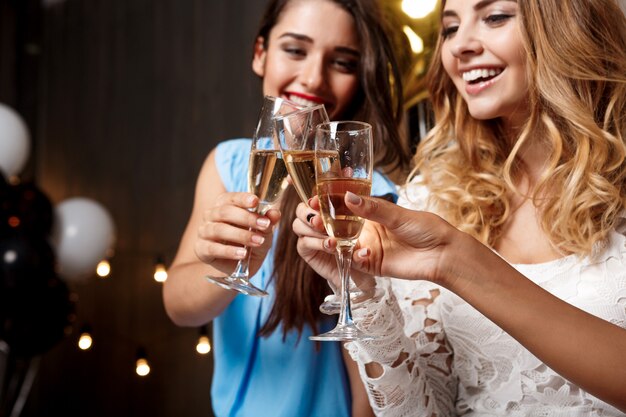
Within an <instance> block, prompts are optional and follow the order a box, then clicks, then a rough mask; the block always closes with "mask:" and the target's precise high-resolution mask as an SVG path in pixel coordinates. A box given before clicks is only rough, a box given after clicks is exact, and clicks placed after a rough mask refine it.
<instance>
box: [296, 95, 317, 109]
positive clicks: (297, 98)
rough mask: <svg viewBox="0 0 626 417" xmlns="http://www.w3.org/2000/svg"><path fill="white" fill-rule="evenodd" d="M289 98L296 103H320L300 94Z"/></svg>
mask: <svg viewBox="0 0 626 417" xmlns="http://www.w3.org/2000/svg"><path fill="white" fill-rule="evenodd" d="M289 100H291V101H293V102H294V103H296V104H300V105H302V106H307V107H309V106H316V105H318V104H319V103H317V102H315V101H311V100H307V99H305V98H302V97H299V96H293V95H292V96H289Z"/></svg>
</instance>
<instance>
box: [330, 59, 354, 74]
mask: <svg viewBox="0 0 626 417" xmlns="http://www.w3.org/2000/svg"><path fill="white" fill-rule="evenodd" d="M333 65H334V66H335V67H337V68H338V69H339V70H340V71H341V72H345V73H350V74H351V73H354V72H356V71H357V67H358V62H357V61H353V60H346V59H335V60H334V61H333Z"/></svg>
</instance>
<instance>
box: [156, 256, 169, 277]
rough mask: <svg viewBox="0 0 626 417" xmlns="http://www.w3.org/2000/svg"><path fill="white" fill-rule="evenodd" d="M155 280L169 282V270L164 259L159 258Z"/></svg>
mask: <svg viewBox="0 0 626 417" xmlns="http://www.w3.org/2000/svg"><path fill="white" fill-rule="evenodd" d="M154 280H155V281H156V282H165V281H166V280H167V268H165V263H164V262H163V258H162V257H160V256H158V257H157V259H156V263H155V265H154Z"/></svg>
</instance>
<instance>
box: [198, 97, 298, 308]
mask: <svg viewBox="0 0 626 417" xmlns="http://www.w3.org/2000/svg"><path fill="white" fill-rule="evenodd" d="M300 109H302V106H300V105H298V104H295V103H292V102H290V101H288V100H285V99H281V98H277V97H271V96H265V97H264V99H263V105H262V107H261V113H260V115H259V121H258V123H257V127H256V130H255V133H254V136H253V138H252V147H251V150H250V160H249V164H248V191H249V192H250V193H254V194H255V195H256V196H257V197H259V205H258V206H257V208H256V212H257V213H259V214H261V215H263V214H265V213H266V212H267V211H268V210H269V209H270V207H271V206H272V204H274V203H275V202H276V201H278V199H279V198H280V196H281V195H282V192H283V191H284V190H285V188H287V186H288V184H287V168H286V166H285V161H284V160H283V157H282V154H281V152H280V148H279V146H278V144H277V141H276V140H275V125H274V118H275V117H277V116H279V115H282V114H287V113H291V112H294V111H297V110H300ZM246 250H247V254H246V256H245V258H244V259H242V260H240V261H239V262H237V266H236V267H235V271H234V272H233V273H232V274H231V275H230V276H226V277H213V276H208V275H207V276H205V278H206V279H207V280H208V281H209V282H212V283H214V284H217V285H219V286H220V287H222V288H226V289H231V290H236V291H239V292H241V293H243V294H246V295H252V296H257V297H265V296H267V295H268V293H267V292H266V291H264V290H262V289H260V288H258V287H257V286H255V285H254V284H252V283H251V282H250V280H249V263H250V254H251V249H250V248H247V247H246Z"/></svg>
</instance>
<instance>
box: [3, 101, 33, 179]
mask: <svg viewBox="0 0 626 417" xmlns="http://www.w3.org/2000/svg"><path fill="white" fill-rule="evenodd" d="M29 152H30V135H29V133H28V128H27V127H26V124H25V123H24V121H23V120H22V118H21V117H20V115H19V114H17V113H16V112H15V111H14V110H13V109H12V108H10V107H8V106H5V105H4V104H2V103H0V171H2V173H3V174H4V176H5V177H6V178H9V177H11V176H13V175H17V174H19V173H20V172H21V171H22V168H24V164H25V163H26V161H27V160H28V154H29Z"/></svg>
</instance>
